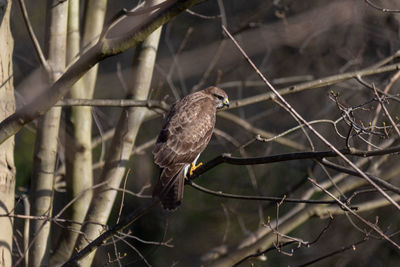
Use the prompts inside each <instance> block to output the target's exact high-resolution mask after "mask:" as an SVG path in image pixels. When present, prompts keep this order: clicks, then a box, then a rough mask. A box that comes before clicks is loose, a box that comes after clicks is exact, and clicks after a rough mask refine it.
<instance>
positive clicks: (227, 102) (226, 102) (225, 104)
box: [224, 98, 229, 108]
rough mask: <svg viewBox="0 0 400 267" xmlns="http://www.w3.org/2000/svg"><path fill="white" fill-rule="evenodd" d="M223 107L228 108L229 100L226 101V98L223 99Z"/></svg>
mask: <svg viewBox="0 0 400 267" xmlns="http://www.w3.org/2000/svg"><path fill="white" fill-rule="evenodd" d="M224 106H226V107H228V108H229V100H228V98H225V99H224Z"/></svg>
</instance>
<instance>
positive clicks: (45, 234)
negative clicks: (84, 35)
mask: <svg viewBox="0 0 400 267" xmlns="http://www.w3.org/2000/svg"><path fill="white" fill-rule="evenodd" d="M67 11H68V1H65V2H59V1H58V0H50V1H49V2H48V12H49V21H48V24H47V25H49V29H48V41H47V43H48V61H49V65H50V66H51V69H52V73H49V75H48V76H49V78H50V81H49V82H50V83H52V82H54V81H55V80H57V78H58V77H59V76H60V75H61V74H62V73H63V71H64V69H65V55H66V32H67ZM42 101H43V100H42ZM60 116H61V108H60V107H53V108H51V109H50V110H49V111H48V112H47V113H46V114H45V115H44V116H43V117H41V118H40V119H39V122H38V128H37V135H36V140H35V150H34V163H33V177H32V187H31V194H32V195H31V203H32V206H31V214H32V215H33V216H49V217H51V214H52V198H53V197H52V196H53V184H54V172H55V165H56V160H57V145H58V132H59V126H60ZM49 233H50V222H48V221H41V220H34V221H32V223H31V231H30V242H31V243H33V245H32V247H31V249H30V250H29V266H42V265H48V260H49V245H48V244H49V242H48V241H49Z"/></svg>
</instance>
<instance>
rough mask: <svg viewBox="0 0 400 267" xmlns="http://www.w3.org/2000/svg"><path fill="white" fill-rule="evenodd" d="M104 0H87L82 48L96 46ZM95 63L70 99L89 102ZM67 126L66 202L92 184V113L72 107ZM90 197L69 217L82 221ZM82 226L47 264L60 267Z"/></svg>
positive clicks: (72, 19) (74, 31) (75, 18)
mask: <svg viewBox="0 0 400 267" xmlns="http://www.w3.org/2000/svg"><path fill="white" fill-rule="evenodd" d="M106 4H107V1H105V0H101V1H100V0H90V1H89V2H88V3H87V7H86V11H87V12H86V14H85V26H86V27H85V32H84V36H83V43H82V47H86V46H87V45H88V44H89V43H95V42H96V41H97V39H98V36H99V34H100V32H101V30H102V29H103V22H104V15H105V12H106ZM79 21H80V18H79V0H69V8H68V37H67V44H68V47H67V61H68V63H70V62H72V61H73V60H74V58H75V57H77V56H78V54H79V52H80V27H79ZM97 66H98V65H97V64H96V65H95V66H94V67H93V68H92V69H91V70H89V71H88V73H87V74H86V75H85V76H84V77H82V78H81V79H80V80H79V81H77V82H76V83H75V84H74V85H73V86H72V88H71V92H70V96H71V97H72V98H86V99H90V98H92V96H93V91H94V85H95V81H96V77H97ZM70 125H71V126H72V131H71V135H72V136H67V138H66V139H67V147H68V150H67V151H66V160H67V173H66V176H67V184H68V195H69V200H71V199H73V198H75V197H76V196H77V195H79V194H80V193H81V192H82V191H83V190H85V189H88V188H90V187H91V186H92V184H93V173H92V150H91V135H92V114H91V107H79V106H78V107H71V115H70ZM91 198H92V191H91V190H89V191H86V192H85V193H84V194H83V195H82V196H80V197H79V198H78V199H77V200H76V201H75V202H74V203H73V205H72V206H71V208H70V213H69V214H70V216H69V218H70V219H71V220H72V221H74V222H78V223H82V222H83V220H84V219H85V216H86V212H87V209H88V208H89V205H90V201H91ZM80 228H81V225H80V224H76V223H71V224H70V225H68V229H70V230H69V231H64V232H63V234H62V237H61V238H60V241H59V242H58V245H57V248H56V250H55V251H54V254H53V255H52V256H51V259H50V265H51V266H56V265H59V264H61V263H63V262H65V261H66V260H68V259H69V257H70V256H71V254H72V252H73V249H74V246H75V242H76V239H77V237H78V232H79V231H80Z"/></svg>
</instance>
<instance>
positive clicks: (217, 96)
mask: <svg viewBox="0 0 400 267" xmlns="http://www.w3.org/2000/svg"><path fill="white" fill-rule="evenodd" d="M214 96H215V97H216V98H218V99H219V100H224V97H223V96H220V95H217V94H214Z"/></svg>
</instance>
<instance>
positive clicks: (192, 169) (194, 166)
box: [189, 162, 203, 175]
mask: <svg viewBox="0 0 400 267" xmlns="http://www.w3.org/2000/svg"><path fill="white" fill-rule="evenodd" d="M201 165H203V162H200V163H199V164H198V165H197V166H196V165H194V164H193V163H190V169H189V174H190V175H193V172H194V171H195V170H196V169H197V168H198V167H200V166H201Z"/></svg>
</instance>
